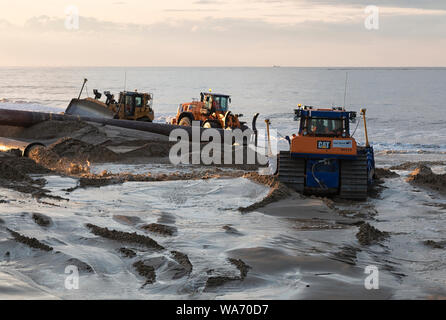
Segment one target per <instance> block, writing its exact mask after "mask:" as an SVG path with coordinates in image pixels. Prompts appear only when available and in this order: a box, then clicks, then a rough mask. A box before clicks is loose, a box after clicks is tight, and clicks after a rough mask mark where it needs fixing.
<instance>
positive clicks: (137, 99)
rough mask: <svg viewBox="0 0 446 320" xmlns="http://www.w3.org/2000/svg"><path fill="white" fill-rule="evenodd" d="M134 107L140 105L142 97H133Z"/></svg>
mask: <svg viewBox="0 0 446 320" xmlns="http://www.w3.org/2000/svg"><path fill="white" fill-rule="evenodd" d="M135 107H137V108H140V107H142V97H135Z"/></svg>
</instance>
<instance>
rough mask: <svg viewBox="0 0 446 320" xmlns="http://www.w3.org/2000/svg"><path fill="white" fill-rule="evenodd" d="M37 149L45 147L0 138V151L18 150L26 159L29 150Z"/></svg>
mask: <svg viewBox="0 0 446 320" xmlns="http://www.w3.org/2000/svg"><path fill="white" fill-rule="evenodd" d="M38 147H45V145H44V144H43V143H41V142H25V141H20V140H14V139H8V138H1V137H0V151H9V150H20V152H21V154H22V156H23V157H28V156H29V154H30V152H31V150H33V149H34V148H38Z"/></svg>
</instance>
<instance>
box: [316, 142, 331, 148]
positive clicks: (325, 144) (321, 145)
mask: <svg viewBox="0 0 446 320" xmlns="http://www.w3.org/2000/svg"><path fill="white" fill-rule="evenodd" d="M330 146H331V142H330V141H318V142H317V148H318V149H330Z"/></svg>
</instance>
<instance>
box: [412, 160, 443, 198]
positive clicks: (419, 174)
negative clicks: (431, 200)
mask: <svg viewBox="0 0 446 320" xmlns="http://www.w3.org/2000/svg"><path fill="white" fill-rule="evenodd" d="M406 181H407V182H409V183H411V184H414V185H418V186H422V187H427V188H430V189H433V190H436V191H439V192H442V193H446V174H435V173H433V172H432V170H431V168H429V167H427V166H425V165H421V166H418V167H417V168H416V169H415V170H414V171H413V172H412V173H411V174H410V176H409V178H407V180H406Z"/></svg>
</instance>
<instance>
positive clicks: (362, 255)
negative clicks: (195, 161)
mask: <svg viewBox="0 0 446 320" xmlns="http://www.w3.org/2000/svg"><path fill="white" fill-rule="evenodd" d="M1 132H4V133H5V132H6V133H5V134H9V135H10V137H13V138H14V137H15V138H21V139H31V138H39V139H46V140H47V141H49V147H48V148H46V149H40V150H36V152H35V154H33V155H31V157H32V159H26V158H20V157H18V156H17V154H15V153H11V152H10V153H0V166H1V168H2V171H1V173H0V206H1V208H2V210H3V213H2V215H1V218H0V263H1V268H6V269H5V270H6V272H4V271H2V269H0V279H9V280H8V281H12V282H13V283H15V284H16V287H15V288H17V290H18V291H17V292H15V291H14V290H12V291H11V290H10V289H8V290H9V291H8V290H6V289H5V290H6V292H10V295H9V296H11V297H14V296H16V295H17V294H18V295H20V294H22V295H23V296H27V295H26V294H25V293H24V291H20V290H19V289H20V288H26V290H28V289H29V296H35V295H37V296H39V294H41V296H42V297H43V298H45V297H47V298H52V297H59V298H68V299H69V298H75V299H76V298H80V297H84V298H113V297H121V298H122V291H123V290H125V291H126V292H127V296H126V297H128V298H152V299H159V298H174V299H176V298H192V299H215V298H221V299H233V298H236V299H243V298H266V299H271V298H282V299H391V298H424V297H437V296H441V295H442V294H443V292H442V291H441V289H438V288H437V287H436V286H435V284H431V283H430V282H429V281H428V280H427V279H425V278H423V277H422V276H420V272H419V270H420V269H422V268H423V261H427V262H428V261H433V262H432V263H431V264H430V265H429V266H428V267H429V268H430V270H434V271H432V272H431V273H430V275H431V276H432V277H434V278H436V279H441V278H442V275H443V273H442V272H443V271H442V269H441V261H443V260H444V259H445V257H444V243H445V242H444V241H445V239H442V238H441V237H440V236H439V234H440V235H441V229H439V230H438V232H430V233H428V234H420V235H417V236H418V238H417V239H416V242H412V248H414V247H415V248H419V249H417V250H419V251H416V256H415V257H413V256H411V255H410V254H408V253H407V252H408V250H407V247H406V246H405V243H408V242H409V241H412V240H413V239H414V238H415V237H414V236H413V234H414V231H413V230H411V229H410V228H411V226H413V225H414V224H413V223H412V222H407V224H406V225H400V226H398V227H396V226H395V225H397V224H398V223H401V221H407V219H408V217H411V215H413V216H415V215H416V212H410V210H409V215H407V214H405V213H401V214H400V216H398V217H399V218H398V219H397V218H396V217H394V216H395V213H393V211H395V206H398V205H395V203H400V205H399V206H402V205H404V204H406V203H408V204H410V205H411V206H412V207H415V206H419V207H421V205H422V206H423V209H422V210H421V209H420V208H418V209H419V210H420V211H422V212H423V214H424V217H422V218H417V219H426V217H427V216H429V215H434V214H435V215H436V217H439V215H440V214H441V213H443V211H444V208H446V207H445V206H446V202H445V201H444V199H443V198H442V196H441V193H442V191H444V190H443V189H441V188H442V187H444V175H442V174H436V173H434V172H432V171H431V170H430V169H429V167H420V168H418V169H417V166H419V165H420V164H419V163H418V164H417V163H412V162H411V163H400V164H395V165H394V166H393V167H391V166H387V167H386V168H380V169H379V170H377V176H378V178H379V180H378V182H377V186H376V188H375V191H374V193H373V197H371V198H370V199H369V200H368V201H366V202H352V201H343V200H340V199H336V198H333V199H326V198H319V197H314V196H313V197H308V196H302V195H299V194H297V193H295V192H294V191H292V190H290V189H288V188H287V187H286V186H284V185H282V184H280V183H279V182H278V181H277V179H276V178H274V177H272V176H264V175H260V174H259V173H258V172H255V171H249V170H244V169H246V168H241V167H240V166H235V167H233V168H221V167H212V166H211V167H200V166H182V167H173V168H171V167H169V165H168V159H166V150H169V148H170V144H169V143H168V141H167V140H166V137H162V136H158V135H152V134H147V133H140V132H135V131H133V130H127V129H125V130H121V129H116V128H112V127H108V126H95V125H91V124H87V123H77V122H74V123H70V124H68V125H67V126H62V125H60V123H53V124H51V123H50V124H48V123H46V124H41V125H37V126H35V127H33V128H29V129H26V130H21V131H20V130H11V129H8V128H2V130H1ZM167 154H168V153H167ZM423 164H424V165H426V163H423ZM428 164H429V165H432V166H435V165H441V164H440V163H439V162H435V161H432V162H428ZM123 166H125V167H126V168H128V169H129V172H122V170H121V168H122V167H123ZM389 168H390V169H389ZM410 169H416V172H414V173H412V174H410V171H409V170H410ZM108 170H110V171H108ZM413 188H415V189H413ZM414 190H415V191H414ZM430 192H432V193H430ZM421 195H423V196H425V197H428V196H430V198H426V199H424V200H423V198H416V197H420V196H421ZM399 197H403V198H399ZM412 199H414V200H412ZM411 201H412V202H411ZM423 201H424V203H426V204H425V205H424V204H423ZM392 210H393V211H392ZM441 217H442V216H441ZM389 221H390V222H389ZM434 226H435V224H434ZM437 226H440V225H438V224H437ZM411 233H412V235H411ZM408 239H410V240H409V241H408ZM413 241H415V240H413ZM417 246H418V247H417ZM423 250H424V251H423ZM426 250H427V251H426ZM403 254H406V255H407V257H404V259H406V260H407V261H410V263H406V262H405V261H404V260H401V259H403V258H402V256H403ZM420 254H426V255H427V257H429V258H426V257H420V256H419V255H420ZM423 259H424V260H423ZM435 259H436V260H435ZM418 260H420V261H418ZM435 261H438V263H435ZM33 265H38V266H39V269H35V268H33V267H30V266H33ZM67 265H75V266H77V267H78V268H79V269H80V270H81V271H82V283H83V284H84V286H83V288H82V290H81V291H80V292H78V293H74V292H66V291H65V290H64V289H63V286H62V285H61V284H63V280H64V277H65V274H64V268H65V267H66V266H67ZM368 265H376V266H378V267H379V268H380V270H381V272H382V274H381V278H382V279H383V280H382V284H383V285H381V287H380V289H379V290H375V291H374V290H366V289H365V287H364V279H365V277H366V275H365V274H364V269H365V267H366V266H368ZM408 266H409V267H408ZM411 268H412V269H411ZM12 271H14V272H12ZM2 272H3V273H2ZM421 274H422V273H421ZM22 276H23V277H24V279H25V280H23V279H22V278H21V277H22ZM11 277H12V278H13V279H11ZM104 278H108V279H112V281H109V282H108V281H105V282H104ZM4 281H6V280H4ZM23 281H24V282H23ZM0 286H3V287H5V285H4V282H3V283H2V280H0ZM24 290H25V289H24ZM47 292H49V294H47ZM77 294H79V295H80V296H79V295H77ZM9 296H8V294H7V295H6V297H9Z"/></svg>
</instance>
